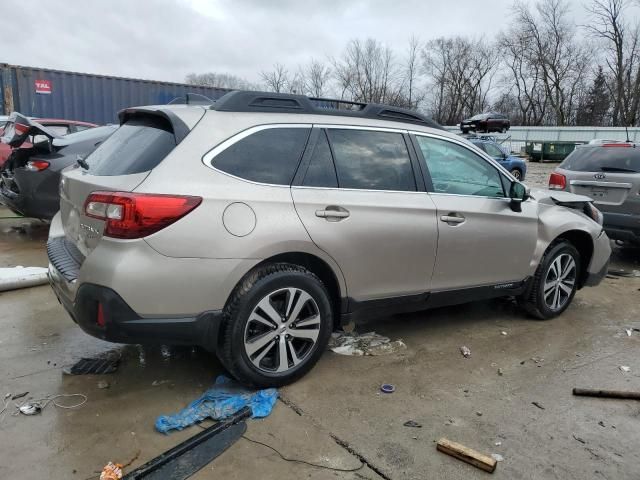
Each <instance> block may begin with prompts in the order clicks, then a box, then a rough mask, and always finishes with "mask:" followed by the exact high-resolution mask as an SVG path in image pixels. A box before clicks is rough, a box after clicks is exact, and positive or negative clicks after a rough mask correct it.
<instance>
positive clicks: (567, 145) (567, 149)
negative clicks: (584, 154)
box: [525, 142, 582, 162]
mask: <svg viewBox="0 0 640 480" xmlns="http://www.w3.org/2000/svg"><path fill="white" fill-rule="evenodd" d="M581 143H582V142H527V143H526V145H525V151H526V153H527V155H529V158H530V159H531V161H532V162H561V161H562V160H564V159H565V158H566V157H567V155H569V154H570V153H571V152H573V151H574V150H575V148H576V146H577V145H581Z"/></svg>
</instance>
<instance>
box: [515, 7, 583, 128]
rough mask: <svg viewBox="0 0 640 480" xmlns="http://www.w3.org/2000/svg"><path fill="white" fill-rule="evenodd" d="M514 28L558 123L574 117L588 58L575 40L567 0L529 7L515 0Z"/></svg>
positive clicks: (565, 122) (570, 120)
mask: <svg viewBox="0 0 640 480" xmlns="http://www.w3.org/2000/svg"><path fill="white" fill-rule="evenodd" d="M515 13H516V17H515V21H514V28H515V29H516V30H517V31H518V32H520V34H521V35H522V42H523V46H524V47H525V48H524V51H523V52H522V54H523V55H524V57H525V58H526V61H527V62H528V64H529V65H537V66H539V68H540V73H541V75H540V81H541V82H542V85H543V87H544V93H545V97H546V100H547V101H548V103H549V108H550V110H551V112H552V113H553V118H552V119H550V120H551V121H552V122H553V123H555V124H557V125H568V124H570V123H571V122H572V121H573V120H574V115H575V107H576V105H575V99H576V95H577V94H578V92H579V91H580V90H581V89H583V88H584V83H583V82H584V75H585V73H586V72H587V67H588V65H589V63H590V61H591V59H590V57H589V53H588V52H587V50H586V49H585V48H584V46H583V45H582V44H580V43H578V41H577V40H576V37H575V26H574V25H573V24H571V23H570V22H569V19H568V14H569V13H568V4H567V2H566V0H539V1H538V2H537V3H536V4H535V5H534V7H533V9H532V8H531V6H530V4H528V3H526V4H525V3H516V5H515Z"/></svg>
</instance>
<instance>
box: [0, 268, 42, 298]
mask: <svg viewBox="0 0 640 480" xmlns="http://www.w3.org/2000/svg"><path fill="white" fill-rule="evenodd" d="M47 272H48V269H46V268H43V267H22V266H17V267H10V268H0V292H5V291H8V290H16V289H18V288H26V287H34V286H36V285H44V284H45V283H48V282H49V277H48V276H47Z"/></svg>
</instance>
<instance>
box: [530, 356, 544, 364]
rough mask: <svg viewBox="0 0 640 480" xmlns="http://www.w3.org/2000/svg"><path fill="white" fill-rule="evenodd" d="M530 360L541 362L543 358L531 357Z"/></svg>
mask: <svg viewBox="0 0 640 480" xmlns="http://www.w3.org/2000/svg"><path fill="white" fill-rule="evenodd" d="M531 360H532V361H533V363H542V362H544V358H542V357H531Z"/></svg>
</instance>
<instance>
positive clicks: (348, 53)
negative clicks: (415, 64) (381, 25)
mask: <svg viewBox="0 0 640 480" xmlns="http://www.w3.org/2000/svg"><path fill="white" fill-rule="evenodd" d="M333 67H334V74H335V78H336V81H337V83H338V86H339V88H340V89H341V98H343V99H345V98H347V99H350V100H353V101H356V102H372V103H387V104H390V105H398V106H403V107H406V106H408V105H407V100H406V99H405V98H404V96H403V95H402V82H401V73H400V71H399V70H398V68H397V66H396V64H395V62H394V56H393V52H392V51H391V49H390V48H389V47H387V46H386V45H383V44H382V43H380V42H378V41H377V40H374V39H372V38H369V39H367V40H365V41H360V40H351V41H349V43H348V44H347V47H346V48H345V50H344V52H343V54H342V56H341V57H340V58H338V59H334V60H333Z"/></svg>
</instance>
